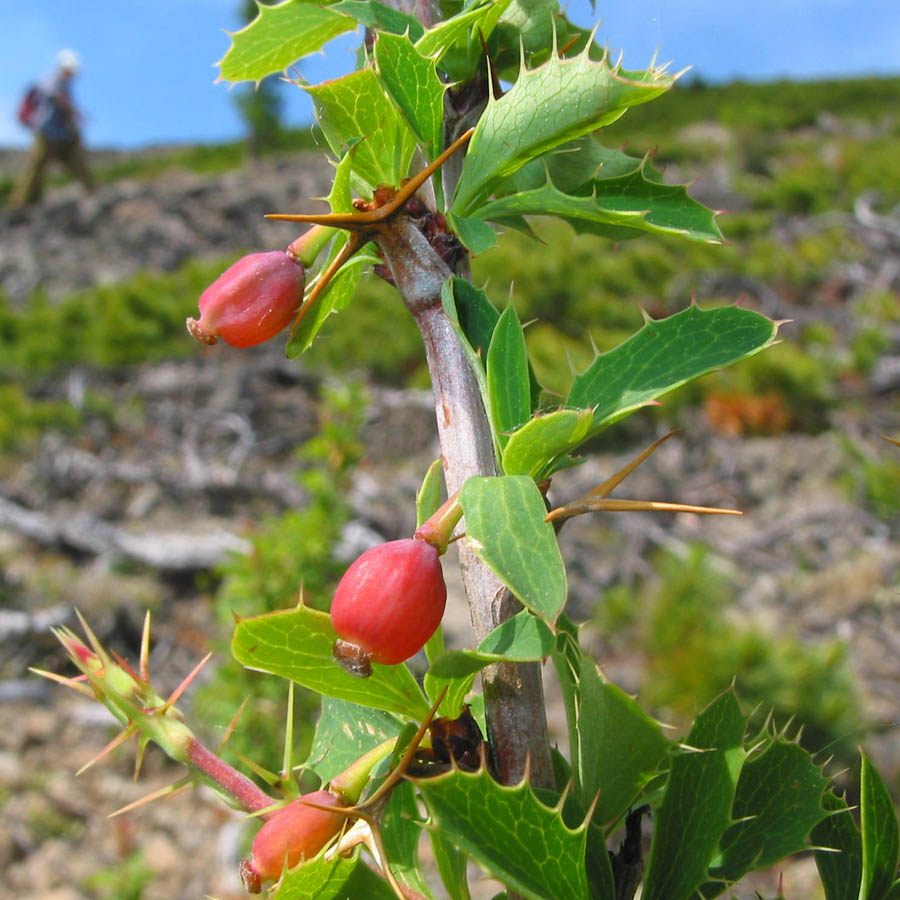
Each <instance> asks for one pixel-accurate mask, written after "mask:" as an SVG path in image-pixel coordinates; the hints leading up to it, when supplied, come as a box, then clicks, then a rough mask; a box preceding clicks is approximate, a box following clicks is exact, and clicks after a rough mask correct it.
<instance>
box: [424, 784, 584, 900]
mask: <svg viewBox="0 0 900 900" xmlns="http://www.w3.org/2000/svg"><path fill="white" fill-rule="evenodd" d="M414 783H415V784H416V787H418V789H419V792H420V793H421V795H422V796H423V798H424V800H425V803H426V805H427V806H428V809H429V811H430V812H431V814H432V816H433V818H434V820H435V823H436V824H437V826H438V828H439V829H440V830H441V831H443V832H444V833H445V834H452V835H453V836H454V839H455V842H456V843H457V844H458V845H459V846H460V847H461V848H462V849H463V850H465V851H466V852H467V853H468V854H469V855H470V856H471V857H472V858H473V859H475V860H477V861H478V862H479V863H480V864H481V865H482V866H484V867H485V868H486V869H487V870H488V871H489V872H490V873H491V874H492V875H494V876H495V877H496V878H498V879H500V881H502V882H503V883H504V884H505V885H506V886H507V887H510V888H512V889H513V890H515V891H517V892H518V893H520V894H522V895H523V896H525V897H528V898H530V900H589V898H590V892H589V889H588V884H587V877H586V875H585V865H584V859H585V846H586V834H587V828H586V826H585V824H582V825H581V826H579V827H578V828H575V829H572V828H569V827H568V826H566V824H565V823H564V822H563V818H562V811H561V809H560V808H559V807H555V808H553V807H549V806H545V805H544V804H543V803H541V801H540V800H538V798H537V797H536V796H535V794H534V791H533V790H532V788H531V786H530V785H529V784H528V783H526V782H522V783H521V784H519V785H518V786H516V787H504V786H502V785H499V784H497V782H496V781H494V779H493V778H491V776H490V775H489V774H488V772H487V771H486V770H485V769H483V768H482V769H480V770H479V771H478V772H474V773H466V772H462V771H460V770H459V769H456V770H454V771H452V772H449V773H447V774H446V775H439V776H437V777H435V778H427V779H414Z"/></svg>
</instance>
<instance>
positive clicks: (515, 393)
mask: <svg viewBox="0 0 900 900" xmlns="http://www.w3.org/2000/svg"><path fill="white" fill-rule="evenodd" d="M485 368H486V371H487V386H488V397H489V398H490V402H491V417H492V419H493V422H494V427H495V428H496V429H497V438H498V440H499V442H500V446H501V447H505V446H506V442H507V441H508V440H509V434H511V433H512V432H513V431H515V430H516V429H517V428H518V427H519V426H520V425H523V424H524V423H525V422H527V421H528V419H529V418H530V416H531V381H530V378H529V371H528V351H527V350H526V349H525V332H524V331H523V329H522V323H521V322H520V321H519V317H518V315H516V310H515V307H514V306H513V305H512V304H511V303H510V304H508V305H507V307H506V309H504V310H503V313H502V315H501V316H500V319H499V320H498V322H497V324H496V326H495V327H494V331H493V335H492V337H491V343H490V347H489V348H488V354H487V360H486V366H485ZM517 474H518V473H517ZM523 474H527V473H523Z"/></svg>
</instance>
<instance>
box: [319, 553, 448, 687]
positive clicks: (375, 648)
mask: <svg viewBox="0 0 900 900" xmlns="http://www.w3.org/2000/svg"><path fill="white" fill-rule="evenodd" d="M446 601H447V586H446V585H445V584H444V574H443V572H442V571H441V562H440V557H439V553H438V550H437V548H436V547H434V546H433V545H432V544H429V543H428V542H427V541H423V540H417V539H414V538H406V539H404V540H400V541H389V542H388V543H386V544H379V545H378V546H377V547H372V548H371V549H370V550H366V552H365V553H363V554H362V556H360V557H359V559H357V560H356V562H354V563H353V565H351V566H350V568H349V569H347V571H346V572H345V573H344V577H343V578H341V580H340V583H339V584H338V586H337V590H336V591H335V594H334V600H333V601H332V603H331V624H332V625H333V626H334V630H335V631H336V632H337V633H338V635H339V636H340V638H341V639H340V640H338V641H336V642H335V646H334V654H335V658H336V659H337V660H338V662H340V663H341V664H342V665H344V667H345V668H347V669H348V670H349V671H351V672H353V674H356V675H361V676H366V675H368V674H369V672H370V666H369V663H370V661H374V662H377V663H383V664H385V665H394V664H396V663H399V662H403V660H405V659H409V658H410V657H411V656H414V655H415V654H416V653H418V652H419V650H421V649H422V647H423V646H424V645H425V642H426V641H427V640H428V638H430V637H431V635H432V634H433V633H434V630H435V629H436V628H437V627H438V625H439V624H440V622H441V618H442V617H443V615H444V605H445V603H446Z"/></svg>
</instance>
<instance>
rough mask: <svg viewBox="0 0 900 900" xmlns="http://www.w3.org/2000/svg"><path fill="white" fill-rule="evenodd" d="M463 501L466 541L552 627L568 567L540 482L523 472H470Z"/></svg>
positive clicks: (562, 601)
mask: <svg viewBox="0 0 900 900" xmlns="http://www.w3.org/2000/svg"><path fill="white" fill-rule="evenodd" d="M460 502H461V503H462V508H463V512H464V513H465V517H466V535H467V536H466V542H467V544H468V545H469V546H470V547H471V548H472V549H473V550H474V552H475V553H476V555H477V556H478V557H479V558H480V559H481V560H482V561H483V562H485V563H486V564H487V565H488V566H490V568H491V569H493V571H494V572H495V573H496V575H497V576H498V577H499V578H500V580H501V581H502V582H503V583H504V584H505V585H506V586H507V587H508V588H509V589H510V590H511V591H512V592H513V594H515V596H516V597H517V598H518V599H519V601H520V602H521V603H522V605H523V606H525V607H527V608H528V609H530V610H531V611H532V612H533V613H534V614H535V615H536V616H540V618H542V619H543V620H544V621H545V622H547V623H548V624H549V625H550V626H551V627H552V626H553V623H554V622H555V621H556V617H557V616H558V615H559V613H560V612H561V611H562V608H563V606H564V605H565V602H566V592H567V585H566V570H565V566H564V565H563V561H562V556H561V555H560V552H559V545H558V544H557V541H556V532H555V531H554V528H553V526H552V525H551V524H550V523H549V522H545V521H544V516H545V515H546V513H547V509H546V507H545V506H544V498H543V497H542V496H541V492H540V491H539V490H538V489H537V485H536V484H535V483H534V481H533V480H532V479H531V478H528V477H527V476H523V475H511V476H504V477H500V478H470V479H469V480H468V481H467V482H466V483H465V484H464V485H463V489H462V492H461V493H460Z"/></svg>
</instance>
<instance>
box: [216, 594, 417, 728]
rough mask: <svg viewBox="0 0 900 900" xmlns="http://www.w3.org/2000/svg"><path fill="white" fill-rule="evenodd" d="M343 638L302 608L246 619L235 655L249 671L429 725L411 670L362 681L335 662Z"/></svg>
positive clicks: (323, 617) (392, 669)
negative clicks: (338, 642) (333, 650)
mask: <svg viewBox="0 0 900 900" xmlns="http://www.w3.org/2000/svg"><path fill="white" fill-rule="evenodd" d="M336 639H337V633H336V632H335V630H334V628H332V627H331V619H330V617H329V616H328V613H323V612H319V611H318V610H315V609H310V608H309V607H307V606H301V607H298V608H297V609H289V610H283V611H281V612H274V613H267V614H265V615H262V616H255V617H254V618H251V619H242V620H241V621H240V622H238V624H237V626H236V627H235V630H234V637H233V638H232V641H231V649H232V652H233V653H234V657H235V659H236V660H237V661H238V662H239V663H241V664H242V665H244V666H246V667H247V668H249V669H257V670H259V671H261V672H269V673H271V674H272V675H280V676H281V677H282V678H289V679H291V680H292V681H296V682H297V683H298V684H301V685H303V686H304V687H307V688H309V689H310V690H312V691H316V692H317V693H320V694H327V695H328V696H329V697H336V698H337V699H339V700H349V701H350V702H351V703H359V704H361V705H363V706H371V707H374V708H375V709H383V710H387V711H388V712H393V713H396V714H397V715H399V716H402V717H403V718H404V719H406V718H409V717H412V718H414V719H424V718H425V716H426V715H428V703H427V702H426V700H425V697H424V696H423V694H422V692H421V690H419V686H418V685H417V684H416V680H415V678H413V676H412V674H411V673H410V671H409V669H408V668H407V667H406V665H405V664H403V663H400V664H399V665H396V666H382V665H379V664H377V663H373V665H372V675H371V676H370V677H369V678H357V677H355V676H353V675H351V674H350V673H349V672H346V671H345V670H344V669H342V668H341V667H340V666H339V665H338V664H337V663H336V662H335V661H334V659H333V657H332V655H331V648H332V646H333V645H334V642H335V640H336Z"/></svg>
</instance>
